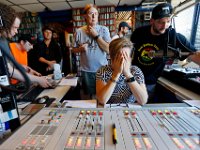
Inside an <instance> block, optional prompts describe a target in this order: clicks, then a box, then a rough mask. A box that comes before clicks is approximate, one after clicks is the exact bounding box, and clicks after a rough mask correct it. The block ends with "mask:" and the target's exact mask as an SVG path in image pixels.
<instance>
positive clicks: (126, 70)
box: [122, 51, 131, 76]
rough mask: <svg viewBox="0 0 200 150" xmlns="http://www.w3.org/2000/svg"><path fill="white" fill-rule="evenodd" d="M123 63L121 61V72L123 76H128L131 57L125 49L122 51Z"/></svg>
mask: <svg viewBox="0 0 200 150" xmlns="http://www.w3.org/2000/svg"><path fill="white" fill-rule="evenodd" d="M122 54H123V58H124V63H123V71H122V73H123V74H124V75H125V76H129V75H130V74H131V70H130V68H131V58H130V55H129V54H128V53H127V52H126V51H122Z"/></svg>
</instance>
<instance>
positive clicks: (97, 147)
mask: <svg viewBox="0 0 200 150" xmlns="http://www.w3.org/2000/svg"><path fill="white" fill-rule="evenodd" d="M199 114H200V110H198V109H196V108H192V107H183V108H180V107H178V108H176V107H173V108H171V107H169V108H159V109H158V108H152V107H151V108H142V109H139V108H137V109H129V108H127V109H66V108H61V109H56V108H55V109H54V108H53V109H52V108H44V109H42V110H41V111H40V112H39V113H38V114H36V115H35V116H34V117H33V118H32V119H31V120H29V121H28V122H27V123H26V124H25V125H24V126H22V127H21V128H20V129H19V130H18V131H17V132H16V133H14V134H13V135H12V136H11V137H10V138H9V139H8V140H7V141H5V142H4V143H3V144H2V145H0V149H1V150H73V149H76V150H81V149H86V150H145V149H147V150H159V149H162V150H169V149H173V150H179V149H181V150H190V149H193V150H199V149H200V143H199V142H200V126H199V125H200V115H199ZM115 129H116V130H115Z"/></svg>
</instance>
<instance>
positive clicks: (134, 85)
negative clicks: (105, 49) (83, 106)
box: [96, 38, 148, 105]
mask: <svg viewBox="0 0 200 150" xmlns="http://www.w3.org/2000/svg"><path fill="white" fill-rule="evenodd" d="M132 51H133V44H132V43H131V42H130V41H129V40H128V39H126V38H118V39H115V40H113V41H112V42H111V43H110V45H109V52H110V58H111V65H106V66H102V67H101V68H99V70H98V71H97V73H96V97H97V100H98V102H99V103H100V104H102V105H105V104H106V103H133V102H135V101H137V102H138V103H139V104H140V105H144V104H145V103H147V98H148V94H147V90H146V85H145V83H144V82H145V81H144V75H143V73H142V71H141V70H140V68H138V67H137V66H131V59H132V58H131V55H132V53H133V52H132Z"/></svg>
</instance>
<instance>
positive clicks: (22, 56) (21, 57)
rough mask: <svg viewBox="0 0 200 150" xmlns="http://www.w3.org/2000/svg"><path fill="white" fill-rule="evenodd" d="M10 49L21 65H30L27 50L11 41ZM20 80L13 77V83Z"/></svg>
mask: <svg viewBox="0 0 200 150" xmlns="http://www.w3.org/2000/svg"><path fill="white" fill-rule="evenodd" d="M10 50H11V53H12V55H13V56H14V58H15V60H16V61H17V62H18V63H19V64H21V65H28V59H27V51H26V50H20V49H19V48H18V47H17V44H16V43H10ZM17 82H18V80H15V79H11V83H12V84H16V83H17Z"/></svg>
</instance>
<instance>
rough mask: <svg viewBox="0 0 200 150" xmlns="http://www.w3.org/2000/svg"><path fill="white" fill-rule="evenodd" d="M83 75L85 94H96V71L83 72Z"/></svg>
mask: <svg viewBox="0 0 200 150" xmlns="http://www.w3.org/2000/svg"><path fill="white" fill-rule="evenodd" d="M81 75H82V87H83V91H84V93H85V94H90V95H92V94H96V73H93V72H85V71H82V72H81Z"/></svg>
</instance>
